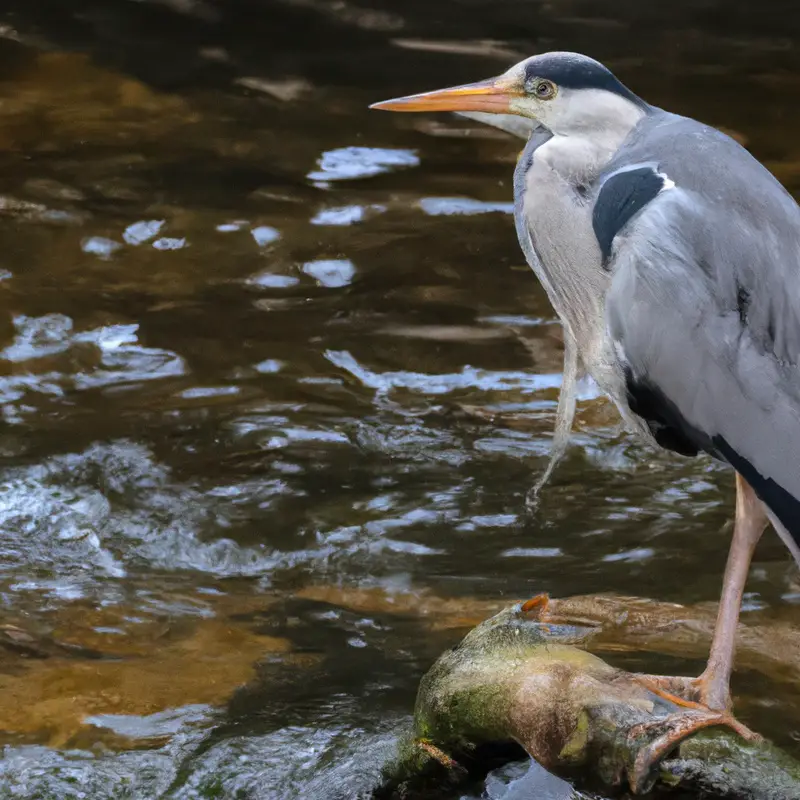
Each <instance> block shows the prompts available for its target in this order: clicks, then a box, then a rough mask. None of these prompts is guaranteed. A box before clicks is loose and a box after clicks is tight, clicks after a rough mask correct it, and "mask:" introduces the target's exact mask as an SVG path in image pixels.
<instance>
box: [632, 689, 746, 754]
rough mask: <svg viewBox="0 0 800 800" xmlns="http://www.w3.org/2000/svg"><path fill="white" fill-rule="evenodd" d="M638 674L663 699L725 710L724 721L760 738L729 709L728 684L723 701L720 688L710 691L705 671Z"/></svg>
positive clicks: (712, 710) (706, 709)
mask: <svg viewBox="0 0 800 800" xmlns="http://www.w3.org/2000/svg"><path fill="white" fill-rule="evenodd" d="M636 678H637V680H638V681H639V683H641V684H642V686H644V687H645V688H646V689H649V690H650V691H651V692H652V693H653V694H655V695H657V696H658V697H660V698H661V699H662V700H666V701H668V702H670V703H673V704H674V705H676V706H679V707H680V708H685V709H687V710H692V711H701V712H706V713H715V714H722V715H724V716H725V718H726V723H725V724H726V725H728V727H730V728H732V729H733V730H735V731H736V733H738V734H739V736H741V737H742V738H743V739H746V740H747V741H757V740H759V739H761V736H760V735H759V734H757V733H754V732H753V731H751V730H750V728H748V727H747V726H746V725H743V724H742V723H741V722H739V721H738V720H737V719H736V717H734V716H733V715H732V714H731V713H730V707H731V702H730V692H729V690H728V688H727V686H726V687H725V690H724V693H722V694H721V696H722V697H723V698H724V699H723V700H722V701H721V702H720V699H719V698H720V693H719V690H718V688H717V689H716V690H715V691H711V690H713V689H715V687H714V685H713V683H712V682H711V681H710V680H709V679H708V677H707V676H706V674H705V673H703V674H702V675H701V676H700V677H699V678H685V677H681V676H672V675H637V676H636ZM718 703H719V705H718Z"/></svg>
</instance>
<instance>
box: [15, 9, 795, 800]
mask: <svg viewBox="0 0 800 800" xmlns="http://www.w3.org/2000/svg"><path fill="white" fill-rule="evenodd" d="M798 36H800V7H799V6H798V5H797V4H795V3H791V2H788V1H786V2H762V3H759V4H753V3H750V2H748V3H745V2H730V1H728V2H722V0H706V1H705V2H694V1H692V0H678V1H676V2H671V3H643V2H639V1H638V0H637V1H634V0H608V1H607V2H603V3H597V2H588V0H587V1H586V2H578V1H575V2H569V1H567V0H552V2H534V1H533V0H526V2H520V1H519V0H516V1H515V0H425V2H422V1H421V0H404V1H403V2H397V0H395V2H388V1H387V2H368V1H367V0H352V2H351V0H274V1H273V2H267V0H263V1H262V2H258V1H257V0H250V1H249V2H246V1H245V0H238V1H236V2H234V1H233V0H226V2H213V0H162V2H147V1H146V0H140V1H139V2H134V1H133V0H104V1H103V2H81V1H80V0H72V1H69V2H68V1H67V0H52V2H43V1H42V2H16V1H15V0H9V2H6V3H5V4H4V10H3V11H2V12H0V279H1V280H0V310H1V311H2V313H0V347H2V353H0V403H2V406H0V409H1V410H2V426H3V435H2V437H0V470H1V473H0V529H1V530H2V536H0V600H1V601H2V608H3V615H2V623H3V625H2V626H1V627H0V687H1V688H0V691H1V692H2V694H0V697H2V702H0V740H1V741H2V744H3V745H4V750H3V751H2V757H1V758H0V796H2V797H26V798H28V797H30V798H33V797H36V798H39V797H41V798H51V797H52V798H82V797H86V798H112V797H113V798H123V797H125V798H156V797H170V798H195V797H242V798H251V797H252V798H278V799H279V800H282V799H283V798H293V797H302V798H319V799H320V800H327V798H334V797H355V796H356V795H357V792H358V790H359V787H363V786H367V785H369V783H370V780H371V776H372V775H373V774H374V771H375V769H376V768H377V766H378V765H379V764H380V763H381V760H382V758H384V756H385V754H386V753H387V752H388V751H389V750H390V749H391V746H392V742H393V733H394V731H396V730H397V726H398V725H401V724H402V723H404V722H405V721H407V719H408V715H409V712H410V709H411V707H412V704H413V699H414V694H415V691H416V685H417V682H418V680H419V678H420V676H421V675H422V674H423V673H424V672H425V670H426V669H427V668H428V666H429V665H430V664H431V662H432V660H433V659H434V658H435V656H436V655H437V654H438V653H439V652H441V651H442V650H443V649H444V648H445V647H447V646H449V645H451V644H453V643H454V642H455V641H457V640H458V638H460V635H461V633H462V632H463V631H459V630H457V626H456V627H454V626H453V625H444V624H443V625H437V624H436V619H435V618H432V617H431V615H430V614H427V615H426V614H425V610H426V608H427V607H428V606H427V604H428V603H429V602H430V600H431V598H444V599H448V600H450V601H452V602H451V603H450V605H449V607H452V608H455V609H456V612H454V613H457V609H458V608H459V607H463V608H464V609H468V608H470V607H471V606H470V604H474V603H476V602H480V601H489V600H492V601H494V600H499V601H501V602H503V601H508V602H510V601H511V600H516V599H517V598H520V597H527V596H529V595H531V594H533V593H536V592H538V591H549V592H552V593H553V594H556V595H562V596H563V595H571V594H576V593H588V592H611V591H615V592H621V593H627V594H632V595H639V596H647V597H655V598H658V599H661V600H669V601H676V602H682V603H696V602H701V601H714V600H715V599H716V598H717V596H718V592H719V586H720V581H721V575H722V569H723V565H724V559H725V554H726V550H727V543H728V540H729V536H730V529H729V527H727V522H728V520H729V518H730V516H731V512H732V500H733V493H732V492H733V480H732V476H731V474H730V473H728V472H727V471H725V470H723V469H721V468H719V467H718V466H716V465H714V464H712V463H710V462H708V461H705V460H696V461H687V460H681V459H678V458H671V457H666V456H658V455H656V456H654V455H653V454H652V453H649V452H646V451H644V450H642V449H640V448H639V447H638V446H636V445H634V444H632V443H631V442H630V441H629V440H628V438H627V437H625V436H624V435H622V434H620V432H619V431H618V429H617V419H616V416H615V413H614V412H613V411H612V410H611V409H610V408H609V407H608V406H607V405H606V404H605V402H604V401H603V400H601V399H600V398H598V397H597V396H596V393H595V392H594V391H593V390H592V388H591V387H590V386H587V387H585V391H584V393H583V395H582V398H583V400H582V402H581V404H580V414H579V424H578V430H577V432H576V434H575V437H574V444H573V447H572V449H571V450H570V453H569V457H568V459H567V461H566V463H565V464H564V465H563V466H562V467H561V468H560V469H559V470H558V472H557V473H556V476H555V478H554V480H553V482H552V484H551V486H550V487H549V489H548V490H547V491H546V493H545V495H544V498H543V503H542V508H541V513H540V514H539V515H538V516H537V517H536V518H531V517H529V516H527V515H526V514H525V512H524V497H525V493H526V491H527V490H528V488H529V487H530V486H531V484H532V482H533V480H534V477H535V475H536V474H537V472H538V471H539V470H541V469H542V468H543V466H544V464H545V462H546V453H547V450H548V447H549V438H550V431H551V429H552V424H553V415H554V411H555V403H556V398H557V390H558V386H559V382H560V358H561V356H560V353H561V349H560V330H559V326H558V324H557V323H556V321H555V319H554V315H553V312H552V310H551V309H550V308H549V306H548V304H547V301H546V298H545V295H544V293H543V291H542V290H541V289H540V287H539V286H538V284H537V282H536V280H535V279H534V277H533V275H532V274H531V273H530V271H529V270H528V268H527V267H526V266H525V264H524V261H523V259H522V256H521V254H520V252H519V250H518V246H517V243H516V239H515V235H514V230H513V221H512V219H511V217H510V214H509V201H510V199H511V198H510V193H511V172H512V169H513V165H514V161H515V158H516V154H517V152H518V150H519V149H520V143H519V142H516V141H512V140H510V139H509V138H507V137H505V136H502V135H500V134H497V133H495V132H491V131H488V130H486V129H481V128H480V127H478V126H476V125H473V124H471V123H467V122H463V121H459V120H458V119H457V118H454V117H449V116H438V117H433V116H430V117H428V116H399V115H398V116H394V115H389V114H379V113H376V112H369V111H367V108H366V107H367V105H368V104H369V103H370V102H374V101H376V100H379V99H384V98H386V97H390V96H393V95H396V94H405V93H410V92H414V91H420V90H423V89H428V88H436V87H439V86H445V85H449V84H453V83H460V82H464V81H467V80H474V79H478V78H483V77H488V76H490V75H493V74H496V73H498V72H501V71H502V70H504V69H505V68H506V67H507V66H508V65H509V64H511V63H513V62H514V61H516V60H518V59H519V58H521V57H524V56H527V55H530V54H532V53H534V52H539V51H544V50H550V49H571V50H579V51H583V52H586V53H588V54H590V55H592V56H595V57H597V58H599V59H601V60H604V61H605V62H606V63H607V64H608V65H609V66H610V67H612V69H614V70H615V71H616V72H617V73H618V75H619V76H620V77H621V78H622V79H623V80H624V81H626V82H627V83H628V84H629V85H630V86H631V87H632V88H633V89H634V90H635V91H637V92H638V93H639V94H641V95H643V96H644V97H645V98H647V99H648V100H649V101H651V102H653V103H655V104H658V105H663V106H665V107H667V108H669V109H670V110H673V111H678V112H681V113H686V114H690V115H692V116H695V117H698V118H701V119H702V120H704V121H707V122H710V123H713V124H715V125H718V126H721V127H724V128H725V129H726V130H728V131H730V132H733V133H735V134H736V135H737V136H738V137H739V138H740V139H741V140H742V141H744V142H745V143H746V144H747V145H748V146H749V147H750V148H751V149H752V150H753V152H754V153H755V154H756V155H757V156H758V157H759V158H761V159H762V160H764V161H765V162H767V163H768V165H769V166H770V167H771V168H772V169H773V170H774V171H775V172H776V174H777V175H778V176H779V177H780V178H781V180H783V181H784V183H785V184H786V185H787V186H788V187H789V188H790V190H798V189H800V135H798V132H800V63H798V62H799V61H800V54H799V53H798V49H797V47H796V46H795V43H796V42H797V40H798ZM355 590H360V591H361V594H360V595H359V597H360V598H361V599H360V601H359V604H355V605H354V604H353V603H352V602H350V600H349V599H348V598H350V599H351V598H352V593H353V592H354V591H355ZM370 598H372V600H370ZM393 598H403V603H402V604H400V603H399V601H398V606H397V608H393V606H392V602H393V600H392V599H393ZM409 598H410V599H409ZM415 598H416V599H415ZM798 599H800V596H799V595H798V594H797V591H796V586H795V585H794V583H793V578H792V573H791V572H790V570H789V566H788V561H787V556H786V554H785V552H784V550H783V547H782V545H781V544H780V543H779V541H778V539H777V537H774V536H772V535H770V536H767V537H765V538H764V541H763V543H762V544H761V545H760V547H759V550H758V553H757V555H756V561H755V564H754V568H753V572H752V575H751V580H750V583H749V584H748V595H747V598H746V608H747V609H748V611H747V614H749V615H751V616H752V615H758V614H760V615H762V616H763V617H764V618H765V619H768V618H770V617H781V618H789V619H791V618H792V617H793V615H794V618H795V619H798V618H799V617H800V611H798V612H795V611H794V609H795V608H796V604H797V603H798ZM356 605H357V607H358V610H354V607H355V606H356ZM616 661H617V663H620V664H622V665H624V666H627V667H629V668H643V669H648V670H651V671H683V672H686V673H687V674H690V673H696V672H697V671H698V670H699V669H700V668H701V667H702V662H700V661H698V660H696V659H694V660H692V659H681V658H670V659H667V658H659V657H656V656H645V655H641V654H636V653H628V654H621V655H620V656H619V657H618V658H617V659H616ZM734 691H735V693H736V695H737V703H738V706H737V707H738V710H739V713H740V714H741V715H742V716H743V718H744V719H745V720H747V721H749V722H751V723H752V724H754V725H756V726H757V727H759V729H761V730H762V731H763V732H764V733H766V734H768V735H769V736H771V737H773V738H775V739H776V741H778V742H779V743H780V744H781V745H783V746H785V747H787V748H789V749H790V750H792V751H793V752H797V745H796V744H795V737H796V735H797V733H798V732H800V700H798V698H799V697H800V695H798V694H797V693H796V692H793V691H791V687H789V688H787V685H786V684H781V685H780V686H778V685H775V684H773V683H772V682H771V681H769V680H767V679H765V678H763V677H761V676H758V675H756V674H751V673H748V672H747V671H742V672H740V673H738V674H737V675H736V679H735V685H734ZM500 783H502V781H501V782H500ZM499 785H500V784H499V783H493V784H492V785H491V786H490V787H489V788H488V789H486V791H487V792H490V793H491V792H495V793H497V792H499V794H491V796H492V797H495V796H497V797H500V796H502V792H503V791H504V790H502V789H501V788H498V786H499ZM481 791H482V790H481V787H478V788H476V790H475V792H476V793H475V794H474V795H473V796H475V797H477V796H480V792H481ZM487 796H489V795H487ZM540 796H541V797H545V796H549V795H546V794H545V790H544V789H543V788H542V789H541V790H540ZM552 796H553V797H555V796H556V795H555V794H554V795H552ZM559 796H561V795H559Z"/></svg>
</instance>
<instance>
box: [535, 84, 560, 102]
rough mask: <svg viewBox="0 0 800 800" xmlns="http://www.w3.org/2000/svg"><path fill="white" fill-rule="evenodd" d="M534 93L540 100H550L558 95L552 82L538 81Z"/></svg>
mask: <svg viewBox="0 0 800 800" xmlns="http://www.w3.org/2000/svg"><path fill="white" fill-rule="evenodd" d="M533 92H534V94H535V95H536V96H537V97H538V98H539V99H540V100H549V99H550V98H551V97H553V95H554V94H555V93H556V87H555V86H554V85H553V84H552V83H550V81H537V82H536V84H535V85H534V87H533Z"/></svg>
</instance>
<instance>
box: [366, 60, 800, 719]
mask: <svg viewBox="0 0 800 800" xmlns="http://www.w3.org/2000/svg"><path fill="white" fill-rule="evenodd" d="M372 108H379V109H386V110H389V111H458V112H483V113H490V114H502V115H508V114H515V115H519V116H521V117H525V118H528V119H530V120H532V121H533V129H532V133H531V136H530V138H529V140H528V143H527V145H526V147H525V149H524V151H523V152H522V155H521V156H520V158H519V161H518V164H517V168H516V171H515V175H514V200H515V219H516V227H517V234H518V237H519V242H520V245H521V247H522V250H523V252H524V254H525V256H526V258H527V261H528V263H529V264H530V266H531V267H532V268H533V270H534V272H535V273H536V275H537V276H538V278H539V280H540V282H541V284H542V286H543V287H544V289H545V291H546V292H547V295H548V297H549V299H550V302H551V303H552V305H553V307H554V308H555V310H556V312H557V313H558V315H559V317H560V318H561V321H562V322H563V326H564V331H565V336H564V339H565V374H571V375H574V373H575V368H576V365H577V364H580V365H581V366H582V367H583V368H584V369H585V370H586V371H588V372H589V373H590V374H591V375H592V377H593V378H594V379H595V381H596V382H597V384H598V385H599V386H600V387H601V389H602V390H603V391H604V392H605V393H606V394H607V395H608V396H609V397H610V398H611V399H612V400H613V402H614V403H615V404H616V406H617V407H618V408H619V411H620V412H621V414H622V417H623V418H624V420H625V421H626V423H627V424H628V427H629V428H630V429H631V430H632V431H633V432H634V433H635V434H636V435H638V436H639V437H640V438H641V439H643V440H644V441H646V442H647V443H649V444H651V445H654V446H657V447H661V448H665V449H667V450H670V451H673V452H675V453H679V454H681V455H684V456H696V455H698V454H699V453H707V454H710V455H711V456H712V457H714V458H716V459H718V460H720V461H722V462H725V463H726V464H728V465H730V466H731V467H732V468H733V469H734V470H735V472H736V510H735V526H734V532H733V538H732V543H731V546H730V551H729V554H728V560H727V565H726V568H725V576H724V581H723V589H722V595H721V601H720V606H719V612H718V617H717V622H716V627H715V631H714V637H713V641H712V645H711V651H710V655H709V660H708V663H707V666H706V668H705V670H704V671H703V673H702V674H701V675H700V677H699V678H694V679H688V678H671V677H667V676H650V677H649V680H651V681H652V683H653V684H654V685H655V686H656V687H657V688H660V689H661V690H663V691H665V692H669V693H673V694H678V695H680V696H681V697H682V698H683V699H684V700H685V701H687V703H697V704H698V705H699V706H700V707H702V708H704V709H706V710H714V711H717V712H720V713H722V712H727V711H728V710H729V709H730V705H731V698H730V688H729V684H730V675H731V670H732V666H733V658H734V647H735V632H736V627H737V624H738V619H739V612H740V606H741V601H742V594H743V591H744V586H745V581H746V579H747V574H748V571H749V567H750V560H751V558H752V555H753V551H754V549H755V546H756V543H757V542H758V540H759V538H760V537H761V535H762V533H763V532H764V530H765V529H766V527H767V525H768V524H769V523H772V525H773V527H774V528H775V530H776V531H777V532H778V534H779V535H780V537H781V539H782V540H783V541H784V542H785V544H786V545H787V547H788V548H789V550H790V551H791V553H792V555H793V556H794V557H795V559H796V560H798V561H800V546H799V545H800V366H799V364H800V208H798V205H797V203H796V202H795V201H794V199H793V198H792V196H791V195H790V194H789V193H788V192H787V191H786V190H785V189H784V188H783V187H782V186H781V184H780V183H779V182H778V180H777V179H776V178H775V177H774V176H773V175H772V174H771V173H770V172H769V171H768V170H767V169H766V168H765V167H764V166H763V165H762V164H760V163H759V162H758V161H757V160H756V159H755V158H754V157H753V156H751V155H750V154H749V153H748V152H747V150H745V149H744V148H743V147H741V146H740V145H739V144H738V143H737V142H735V141H734V140H733V139H732V138H730V137H729V136H726V135H725V134H723V133H721V132H720V131H718V130H715V129H714V128H712V127H709V126H708V125H704V124H702V123H700V122H697V121H695V120H693V119H689V118H686V117H682V116H678V115H676V114H671V113H669V112H667V111H664V110H662V109H660V108H656V107H654V106H651V105H649V104H648V103H647V102H645V101H644V100H642V99H641V98H640V97H638V96H637V95H635V94H634V93H633V92H632V91H631V90H629V89H628V88H627V87H626V86H624V85H623V84H622V83H621V82H620V81H619V80H618V79H617V78H616V77H615V76H614V75H613V74H612V73H611V72H610V71H609V70H608V69H607V68H606V67H604V66H603V65H602V64H600V63H599V62H597V61H595V60H593V59H591V58H588V57H586V56H583V55H579V54H576V53H557V52H554V53H545V54H543V55H538V56H534V57H532V58H529V59H527V60H525V61H522V62H520V63H519V64H516V65H515V66H513V67H511V68H510V69H509V70H508V71H507V72H505V73H504V74H502V75H500V76H499V77H497V78H492V79H490V80H485V81H480V82H478V83H472V84H467V85H463V86H456V87H453V88H450V89H443V90H440V91H433V92H427V93H424V94H417V95H412V96H408V97H402V98H398V99H395V100H389V101H386V102H383V103H377V104H375V105H374V106H372ZM570 392H571V386H569V385H567V383H565V384H564V386H562V391H561V399H560V401H559V424H560V425H561V428H562V433H563V429H564V428H566V432H567V433H568V430H569V425H570V424H571V420H572V414H573V409H574V392H573V393H572V395H573V397H572V398H570V397H569V394H570Z"/></svg>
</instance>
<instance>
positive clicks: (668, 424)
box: [625, 367, 710, 456]
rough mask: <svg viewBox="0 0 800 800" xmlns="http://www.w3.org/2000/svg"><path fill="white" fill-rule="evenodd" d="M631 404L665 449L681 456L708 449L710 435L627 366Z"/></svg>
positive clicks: (630, 406) (626, 385)
mask: <svg viewBox="0 0 800 800" xmlns="http://www.w3.org/2000/svg"><path fill="white" fill-rule="evenodd" d="M625 389H626V391H627V394H628V406H629V408H630V410H631V411H633V413H634V414H636V416H637V417H641V418H642V419H643V420H644V421H645V422H646V423H647V427H648V428H649V430H650V433H651V434H652V435H653V438H654V439H655V440H656V442H657V443H658V444H659V445H660V446H661V447H663V448H664V449H665V450H672V452H673V453H678V454H680V455H682V456H696V455H697V454H698V453H699V452H700V451H701V450H706V451H707V452H710V451H709V449H708V444H709V442H708V437H707V436H704V435H703V434H702V433H701V432H700V431H698V430H696V429H695V428H694V427H693V426H692V425H691V424H690V423H689V422H687V420H685V419H684V418H683V415H682V414H681V412H680V411H679V410H678V407H677V406H676V405H675V404H674V403H673V402H672V401H671V400H670V399H669V398H668V397H667V396H666V395H665V394H664V393H663V392H662V391H661V389H659V388H658V386H655V385H654V384H653V383H652V382H651V381H648V380H647V379H637V378H635V377H634V376H633V373H632V372H631V370H630V367H627V368H626V369H625Z"/></svg>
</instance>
